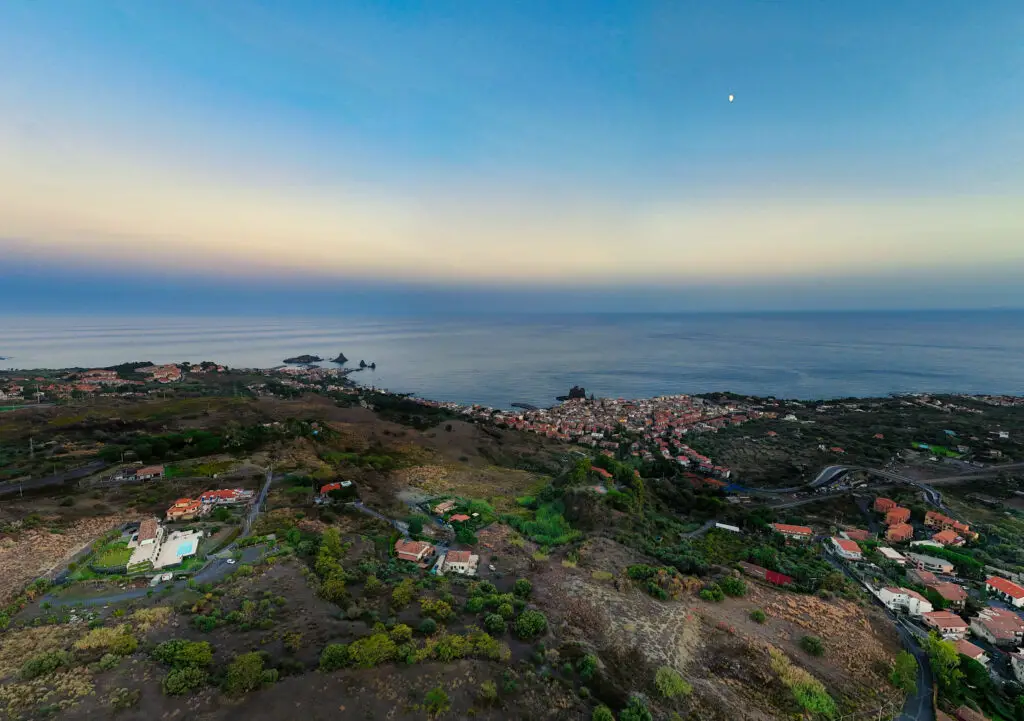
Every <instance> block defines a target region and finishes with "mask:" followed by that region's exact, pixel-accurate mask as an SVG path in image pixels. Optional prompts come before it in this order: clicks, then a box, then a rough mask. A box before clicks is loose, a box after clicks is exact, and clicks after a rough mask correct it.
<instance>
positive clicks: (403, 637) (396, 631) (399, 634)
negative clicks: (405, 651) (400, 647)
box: [388, 623, 412, 643]
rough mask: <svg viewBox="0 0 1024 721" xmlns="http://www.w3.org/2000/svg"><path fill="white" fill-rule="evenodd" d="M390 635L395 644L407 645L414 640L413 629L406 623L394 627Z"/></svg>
mask: <svg viewBox="0 0 1024 721" xmlns="http://www.w3.org/2000/svg"><path fill="white" fill-rule="evenodd" d="M388 635H390V636H391V640H392V641H394V642H395V643H406V642H408V641H411V640H412V629H411V628H409V627H408V626H406V625H405V624H404V623H399V624H397V625H395V626H394V627H392V629H391V631H390V632H389V634H388Z"/></svg>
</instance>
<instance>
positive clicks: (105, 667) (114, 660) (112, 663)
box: [96, 653, 121, 671]
mask: <svg viewBox="0 0 1024 721" xmlns="http://www.w3.org/2000/svg"><path fill="white" fill-rule="evenodd" d="M119 663H121V657H120V656H118V655H117V654H114V653H105V654H103V656H102V657H101V658H100V660H99V661H97V662H96V668H97V670H99V671H109V670H110V669H112V668H117V665H118V664H119Z"/></svg>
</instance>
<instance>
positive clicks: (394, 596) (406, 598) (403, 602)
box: [391, 578, 416, 608]
mask: <svg viewBox="0 0 1024 721" xmlns="http://www.w3.org/2000/svg"><path fill="white" fill-rule="evenodd" d="M415 593H416V586H415V584H414V582H413V580H412V579H411V578H405V579H402V582H401V583H399V584H398V585H397V586H395V587H394V589H392V591H391V604H392V605H393V606H394V607H395V608H405V607H406V606H408V605H409V604H410V603H412V599H413V596H414V595H415Z"/></svg>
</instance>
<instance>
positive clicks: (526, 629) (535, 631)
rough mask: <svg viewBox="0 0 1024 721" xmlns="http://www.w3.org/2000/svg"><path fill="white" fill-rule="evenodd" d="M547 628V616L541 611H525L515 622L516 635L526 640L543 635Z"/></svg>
mask: <svg viewBox="0 0 1024 721" xmlns="http://www.w3.org/2000/svg"><path fill="white" fill-rule="evenodd" d="M547 628H548V619H547V616H545V615H544V614H543V613H541V612H540V611H523V612H522V613H521V614H520V615H519V618H517V619H516V623H515V630H516V635H517V636H519V638H522V639H526V640H529V639H531V638H534V637H536V636H539V635H541V634H542V633H544V632H545V631H546V630H547Z"/></svg>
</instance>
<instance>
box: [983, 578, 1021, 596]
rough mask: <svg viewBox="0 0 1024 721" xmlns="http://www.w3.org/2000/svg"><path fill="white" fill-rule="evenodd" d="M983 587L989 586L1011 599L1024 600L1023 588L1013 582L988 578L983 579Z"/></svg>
mask: <svg viewBox="0 0 1024 721" xmlns="http://www.w3.org/2000/svg"><path fill="white" fill-rule="evenodd" d="M985 585H986V586H991V587H992V588H994V589H996V590H997V591H999V592H1001V593H1005V594H1006V595H1008V596H1010V597H1011V598H1024V588H1022V587H1020V586H1018V585H1017V584H1016V583H1014V582H1013V581H1010V580H1008V579H1005V578H1002V577H1000V576H989V577H988V578H987V579H985Z"/></svg>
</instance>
